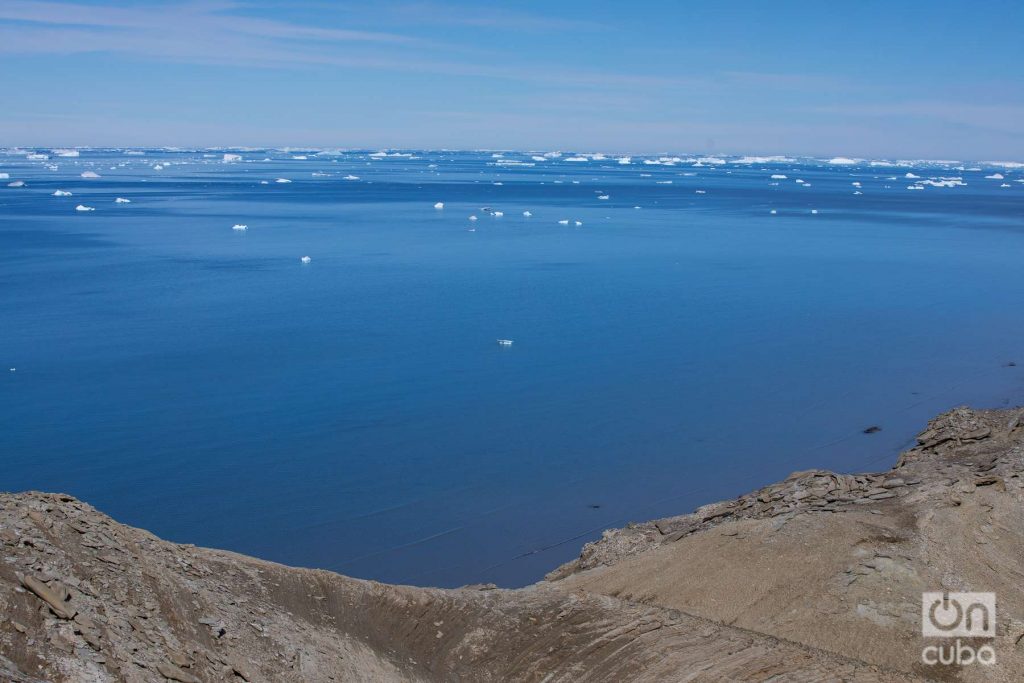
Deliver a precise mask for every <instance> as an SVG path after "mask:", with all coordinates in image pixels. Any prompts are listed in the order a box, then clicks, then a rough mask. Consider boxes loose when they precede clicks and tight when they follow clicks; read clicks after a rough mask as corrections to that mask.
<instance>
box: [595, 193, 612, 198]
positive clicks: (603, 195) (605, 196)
mask: <svg viewBox="0 0 1024 683" xmlns="http://www.w3.org/2000/svg"><path fill="white" fill-rule="evenodd" d="M597 198H598V199H611V197H610V196H609V195H606V194H602V195H598V196H597Z"/></svg>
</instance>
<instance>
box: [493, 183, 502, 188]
mask: <svg viewBox="0 0 1024 683" xmlns="http://www.w3.org/2000/svg"><path fill="white" fill-rule="evenodd" d="M504 184H505V183H491V185H497V186H498V187H501V186H502V185H504Z"/></svg>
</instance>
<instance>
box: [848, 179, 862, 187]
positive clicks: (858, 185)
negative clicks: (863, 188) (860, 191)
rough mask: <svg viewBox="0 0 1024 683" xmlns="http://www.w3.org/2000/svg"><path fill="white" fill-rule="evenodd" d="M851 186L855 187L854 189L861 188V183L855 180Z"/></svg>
mask: <svg viewBox="0 0 1024 683" xmlns="http://www.w3.org/2000/svg"><path fill="white" fill-rule="evenodd" d="M850 184H851V185H853V186H854V187H860V183H859V182H858V181H856V180H854V181H853V182H852V183H850Z"/></svg>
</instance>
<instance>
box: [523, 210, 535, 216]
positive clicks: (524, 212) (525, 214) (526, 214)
mask: <svg viewBox="0 0 1024 683" xmlns="http://www.w3.org/2000/svg"><path fill="white" fill-rule="evenodd" d="M523 215H524V216H526V217H527V218H529V217H530V216H532V215H533V214H532V213H530V212H529V211H523Z"/></svg>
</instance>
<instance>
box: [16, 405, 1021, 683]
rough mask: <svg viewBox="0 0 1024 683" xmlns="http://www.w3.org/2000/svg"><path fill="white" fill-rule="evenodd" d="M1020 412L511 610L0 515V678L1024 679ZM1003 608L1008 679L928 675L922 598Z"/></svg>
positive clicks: (580, 570) (727, 511)
mask: <svg viewBox="0 0 1024 683" xmlns="http://www.w3.org/2000/svg"><path fill="white" fill-rule="evenodd" d="M1022 414H1024V411H993V412H975V411H969V410H966V409H961V410H959V411H954V412H952V413H949V414H946V415H944V416H942V417H940V418H938V419H937V420H935V421H933V423H932V424H931V425H930V428H929V430H928V431H927V432H925V433H924V434H922V437H921V442H922V445H921V446H919V447H918V448H915V449H913V450H911V451H909V452H907V453H906V454H904V456H903V457H902V458H901V460H900V463H899V464H898V465H897V467H896V468H894V469H893V470H892V471H890V472H886V473H882V474H871V475H857V476H851V475H836V474H832V473H827V472H810V473H798V474H797V475H794V476H793V477H791V478H790V479H788V480H787V481H786V482H783V483H780V484H776V485H773V486H771V487H768V488H766V489H762V490H761V491H756V492H754V493H752V494H750V495H748V496H743V497H741V498H739V499H737V500H733V501H726V502H723V503H717V504H714V505H709V506H705V507H703V508H701V509H700V510H698V511H697V512H696V513H694V514H691V515H684V516H681V517H676V518H671V519H666V520H658V521H657V522H650V523H645V524H639V525H633V526H631V527H628V528H626V529H620V530H613V531H609V532H607V533H606V534H605V537H604V538H603V539H602V540H600V541H598V542H596V543H594V544H590V545H588V546H587V547H586V548H584V551H583V553H582V555H581V557H580V559H579V560H577V561H575V562H573V563H570V564H569V565H566V566H564V567H562V568H559V569H558V570H556V571H555V572H552V574H551V575H550V576H549V580H548V581H546V582H541V583H539V584H537V585H535V586H531V587H528V588H524V589H519V590H497V589H482V590H481V589H472V588H465V589H459V590H438V589H429V588H411V587H403V586H390V585H384V584H379V583H374V582H369V581H360V580H356V579H351V578H347V577H344V576H340V575H338V574H333V573H330V572H324V571H317V570H307V569H296V568H290V567H285V566H282V565H277V564H273V563H269V562H264V561H261V560H257V559H254V558H249V557H244V556H241V555H236V554H232V553H227V552H222V551H216V550H208V549H203V548H195V547H193V546H182V545H175V544H171V543H167V542H165V541H161V540H160V539H158V538H156V537H154V536H153V535H151V534H149V533H148V532H145V531H142V530H139V529H134V528H131V527H127V526H124V525H121V524H118V523H117V522H114V521H113V520H111V519H110V518H108V517H106V516H105V515H103V514H101V513H99V512H97V511H96V510H94V509H93V508H91V507H90V506H88V505H86V504H85V503H82V502H80V501H77V500H75V499H73V498H71V497H69V496H63V495H55V494H43V493H23V494H5V495H2V496H0V543H2V547H3V563H0V614H2V615H3V620H2V622H0V681H8V680H10V681H37V680H40V681H76V682H77V681H166V680H175V681H183V682H188V681H242V680H246V681H691V680H692V681H823V680H833V681H899V680H926V679H938V680H965V681H968V680H995V681H1018V680H1024V676H1022V675H1021V673H1020V672H1022V671H1024V588H1022V586H1024V582H1022V578H1024V538H1022V536H1024V505H1022V502H1024V482H1022V479H1021V477H1022V472H1024V447H1022V441H1024V427H1022V426H1019V423H1020V419H1021V415H1022ZM942 589H950V590H985V591H995V592H996V593H997V594H998V612H999V620H998V630H997V638H996V639H994V641H993V643H992V644H993V645H994V647H995V649H996V651H997V655H998V661H997V665H996V666H994V667H986V668H982V667H979V666H977V665H976V666H973V667H958V668H952V667H948V668H943V669H935V668H934V667H925V666H924V665H922V664H920V662H919V656H920V650H921V646H922V639H921V637H920V616H919V615H920V593H921V591H923V590H942Z"/></svg>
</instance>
